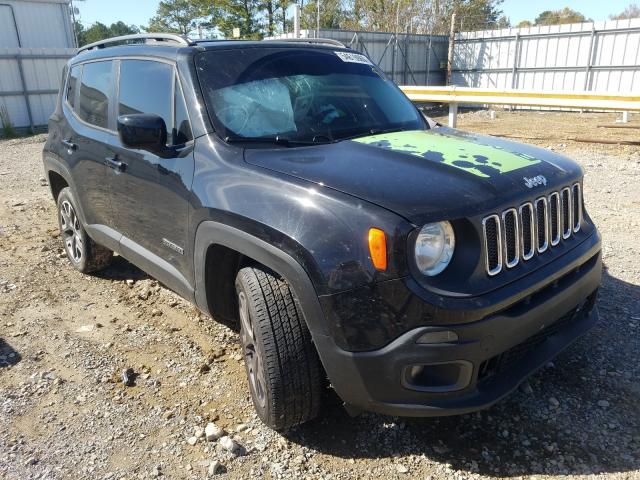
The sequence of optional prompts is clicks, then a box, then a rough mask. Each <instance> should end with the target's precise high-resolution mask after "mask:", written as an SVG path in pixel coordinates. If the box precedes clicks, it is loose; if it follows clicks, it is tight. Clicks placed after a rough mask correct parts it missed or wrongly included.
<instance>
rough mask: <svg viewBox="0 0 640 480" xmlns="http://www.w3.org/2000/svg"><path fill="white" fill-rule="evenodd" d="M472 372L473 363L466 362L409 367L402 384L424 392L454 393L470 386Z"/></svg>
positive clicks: (406, 369)
mask: <svg viewBox="0 0 640 480" xmlns="http://www.w3.org/2000/svg"><path fill="white" fill-rule="evenodd" d="M472 370H473V368H472V365H471V363H470V362H467V361H465V360H457V361H455V362H445V363H435V364H434V363H432V364H425V365H408V366H407V367H405V369H404V372H403V378H402V384H403V385H404V387H405V388H408V389H411V390H418V391H422V392H453V391H456V390H462V389H463V388H465V387H466V386H468V385H469V383H470V382H471V372H472Z"/></svg>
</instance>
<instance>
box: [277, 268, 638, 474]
mask: <svg viewBox="0 0 640 480" xmlns="http://www.w3.org/2000/svg"><path fill="white" fill-rule="evenodd" d="M598 304H599V310H600V322H599V324H598V325H597V326H596V327H595V328H594V329H593V330H592V331H591V332H590V333H589V334H587V335H585V336H584V337H583V338H581V339H580V340H578V341H577V342H576V343H575V344H574V345H572V346H571V347H569V348H568V349H567V350H566V351H565V352H563V353H562V354H561V355H560V356H559V357H558V358H557V359H555V361H554V365H555V366H554V367H552V368H545V369H544V370H542V371H540V372H538V373H536V374H535V375H534V376H533V377H532V378H531V379H530V384H531V386H532V387H533V392H529V393H525V392H524V391H523V390H522V389H520V390H518V391H516V392H514V393H513V394H512V395H510V396H509V397H507V398H506V399H504V400H503V401H501V402H499V403H498V404H496V405H495V406H493V407H492V408H490V409H488V410H485V411H483V412H480V413H474V414H468V415H463V416H455V417H442V418H431V419H429V418H424V419H412V418H393V417H384V416H380V415H375V414H364V415H362V416H360V417H356V418H351V417H349V416H348V415H347V414H346V412H345V411H344V409H343V408H342V406H341V404H340V400H339V399H338V398H337V397H336V396H335V395H328V397H329V398H327V402H325V408H324V411H323V414H322V416H321V418H320V419H318V420H317V421H314V422H311V423H310V424H307V425H304V426H302V427H300V428H298V429H297V430H295V431H293V432H291V433H290V434H289V435H288V437H289V440H291V441H292V442H295V443H299V444H302V445H305V446H307V447H310V448H313V449H314V450H317V451H320V452H323V453H326V454H330V455H335V456H337V457H342V458H385V457H387V458H390V457H395V456H397V455H403V456H404V455H412V454H413V455H417V456H424V457H426V458H427V459H429V460H431V461H434V462H438V463H440V464H449V465H451V468H452V469H454V470H461V471H467V472H477V473H481V474H485V475H499V476H517V475H531V474H556V475H566V474H597V473H603V472H629V471H633V470H637V469H638V468H640V436H638V432H640V406H639V405H640V383H638V378H639V377H640V348H639V342H638V336H639V335H637V334H638V333H640V325H638V324H640V287H638V286H637V285H632V284H629V283H626V282H623V281H621V280H619V279H616V278H614V277H611V276H610V275H608V274H607V272H606V271H605V272H604V278H603V285H602V288H601V290H600V295H599V302H598ZM634 319H635V320H634ZM630 322H631V323H630ZM630 325H636V326H635V327H633V328H635V332H636V335H629V333H630V331H629V328H630ZM550 397H554V398H556V399H558V400H559V403H560V406H559V407H558V408H554V407H553V406H552V405H550V402H549V398H550ZM603 398H606V399H608V401H609V402H610V406H609V407H608V408H602V407H601V406H598V402H599V401H601V400H602V399H603Z"/></svg>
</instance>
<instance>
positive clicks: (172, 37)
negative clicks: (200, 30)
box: [78, 33, 195, 53]
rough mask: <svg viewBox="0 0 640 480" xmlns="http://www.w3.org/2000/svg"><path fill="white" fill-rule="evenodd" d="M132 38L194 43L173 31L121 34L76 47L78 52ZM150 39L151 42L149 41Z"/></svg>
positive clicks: (183, 43) (187, 44) (160, 41)
mask: <svg viewBox="0 0 640 480" xmlns="http://www.w3.org/2000/svg"><path fill="white" fill-rule="evenodd" d="M132 40H142V41H143V42H144V43H152V42H158V43H177V44H180V45H184V46H190V45H195V43H193V42H192V41H191V40H189V39H188V38H187V37H183V36H182V35H176V34H174V33H136V34H133V35H122V36H121V37H112V38H107V39H104V40H100V41H98V42H94V43H90V44H89V45H85V46H83V47H80V48H79V49H78V53H81V52H85V51H87V50H92V49H94V48H105V47H106V46H107V45H109V44H110V43H119V42H129V41H132ZM149 41H151V42H149Z"/></svg>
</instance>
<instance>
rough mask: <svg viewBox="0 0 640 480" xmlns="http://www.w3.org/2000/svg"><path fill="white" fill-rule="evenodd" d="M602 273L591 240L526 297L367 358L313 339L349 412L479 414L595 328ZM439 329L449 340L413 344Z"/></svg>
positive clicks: (418, 332)
mask: <svg viewBox="0 0 640 480" xmlns="http://www.w3.org/2000/svg"><path fill="white" fill-rule="evenodd" d="M596 237H597V236H596ZM585 247H586V246H585ZM601 272H602V262H601V256H600V240H599V237H597V238H596V239H594V241H593V242H592V243H591V245H590V248H585V249H584V250H583V251H582V252H580V254H579V255H577V256H574V257H573V258H571V259H570V261H569V259H567V264H566V265H564V266H563V268H562V272H561V275H560V276H558V275H549V276H547V279H546V281H542V282H539V283H538V284H536V286H535V288H534V289H533V290H532V292H531V293H528V295H527V296H526V297H525V298H519V299H518V300H517V301H516V302H515V303H512V304H511V305H509V306H508V307H506V308H501V309H499V310H496V311H495V312H493V313H491V314H489V315H487V316H485V317H483V318H482V319H480V320H476V321H472V322H466V323H449V322H446V323H442V324H438V323H437V322H436V323H433V324H431V323H430V324H429V325H425V326H421V327H418V328H413V329H411V330H409V331H406V332H405V333H404V334H402V335H400V336H399V337H398V338H396V339H395V340H393V341H392V342H391V343H389V344H387V345H386V346H384V347H383V348H380V349H377V350H373V351H366V352H351V351H347V350H344V349H343V348H341V347H340V346H338V344H337V343H336V342H335V340H334V338H332V337H329V336H315V337H314V341H315V342H316V344H317V347H318V351H319V352H320V354H321V357H322V360H323V364H324V366H325V369H326V370H327V374H328V375H329V379H330V381H331V383H332V385H333V387H334V389H335V390H336V392H337V393H338V395H339V396H340V397H341V398H342V400H343V401H344V402H345V404H346V405H348V406H351V407H353V408H354V409H362V410H368V411H375V412H379V413H384V414H389V415H406V416H441V415H454V414H462V413H466V412H470V411H475V410H480V409H483V408H486V407H489V406H490V405H492V404H493V403H495V402H497V401H498V400H500V399H501V398H502V397H504V396H505V395H507V394H508V393H509V392H511V391H512V390H513V389H515V388H516V387H517V386H518V385H519V384H520V383H521V382H522V381H523V380H524V379H525V378H526V377H527V376H529V375H531V374H532V373H533V372H535V371H536V370H537V369H539V368H540V367H541V366H543V365H544V364H545V363H547V362H548V361H549V360H550V359H552V358H553V357H554V356H556V355H557V354H558V353H559V352H561V351H562V350H563V349H564V348H566V347H567V346H568V345H570V344H571V343H572V342H573V341H574V340H575V339H576V338H578V337H579V336H580V335H582V334H583V333H585V332H586V331H588V330H589V329H590V328H591V327H593V326H594V325H595V323H596V322H597V320H598V312H597V308H595V297H596V294H597V289H598V286H599V284H600V279H601ZM514 296H515V295H514ZM443 331H446V332H452V333H448V334H447V335H448V337H447V338H453V339H454V340H453V341H448V340H447V341H444V342H442V343H434V344H418V343H416V342H417V340H418V339H419V338H420V337H422V336H423V335H424V334H425V333H428V332H431V333H433V332H443ZM415 372H423V373H425V372H426V374H425V375H423V374H418V375H415V374H414V373H415ZM429 372H435V373H434V374H429Z"/></svg>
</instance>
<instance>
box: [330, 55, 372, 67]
mask: <svg viewBox="0 0 640 480" xmlns="http://www.w3.org/2000/svg"><path fill="white" fill-rule="evenodd" d="M334 53H335V54H336V55H337V56H338V57H340V59H341V60H342V61H343V62H351V63H364V64H365V65H373V64H372V63H371V60H369V59H368V58H367V57H365V56H364V55H361V54H359V53H351V52H334Z"/></svg>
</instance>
